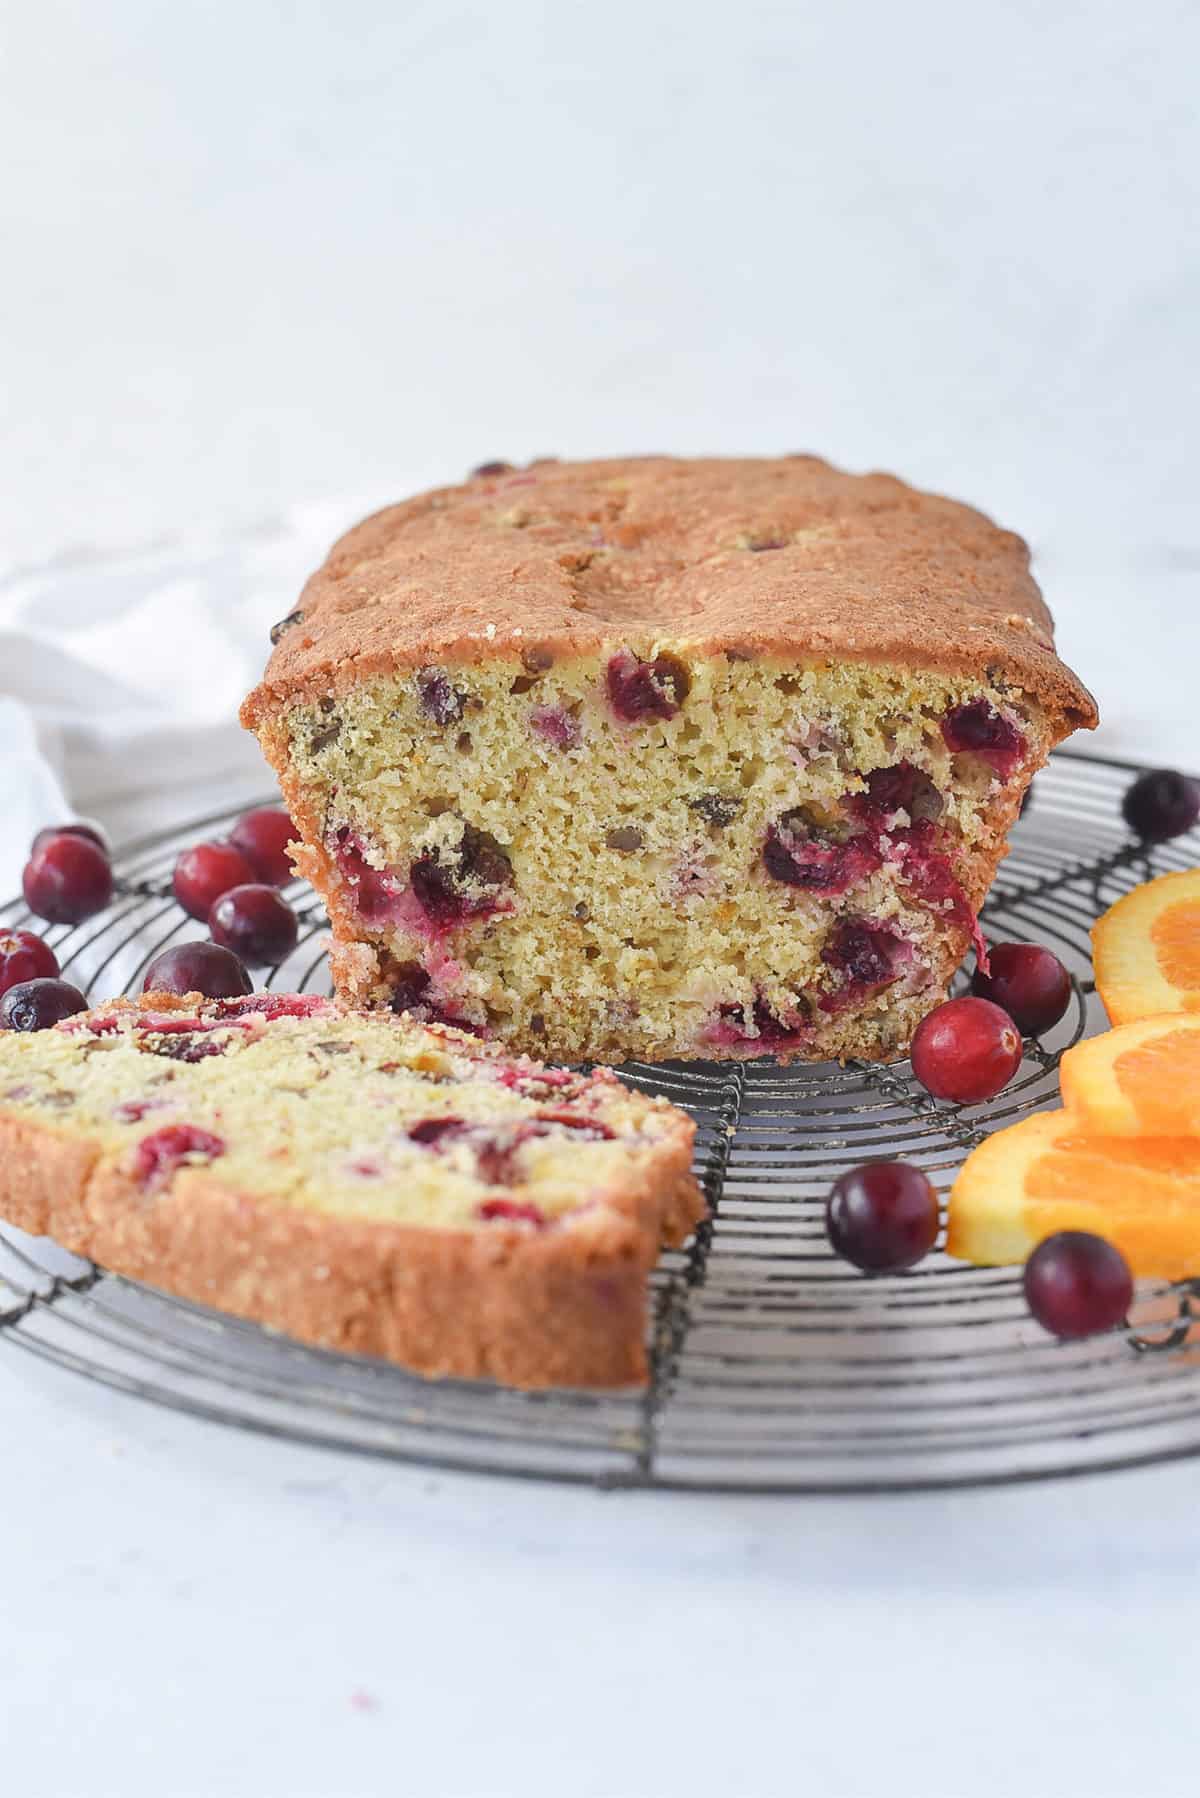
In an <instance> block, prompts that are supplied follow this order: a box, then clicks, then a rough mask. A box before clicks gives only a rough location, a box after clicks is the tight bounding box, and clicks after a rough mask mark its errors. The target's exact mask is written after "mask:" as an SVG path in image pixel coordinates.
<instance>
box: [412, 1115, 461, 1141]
mask: <svg viewBox="0 0 1200 1798" xmlns="http://www.w3.org/2000/svg"><path fill="white" fill-rule="evenodd" d="M470 1128H471V1125H470V1124H468V1123H467V1122H466V1121H465V1119H463V1118H455V1117H448V1118H446V1117H443V1118H422V1119H421V1122H420V1123H419V1124H413V1125H411V1126H410V1128H409V1132H408V1135H409V1140H410V1142H417V1143H420V1144H421V1147H422V1148H424V1149H436V1148H438V1147H439V1146H440V1145H441V1144H442V1143H444V1142H453V1140H454V1138H455V1137H456V1136H462V1135H463V1133H464V1132H465V1131H468V1130H470Z"/></svg>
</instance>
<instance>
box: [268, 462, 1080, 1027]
mask: <svg viewBox="0 0 1200 1798" xmlns="http://www.w3.org/2000/svg"><path fill="white" fill-rule="evenodd" d="M274 634H275V638H276V648H275V652H274V655H273V657H272V660H271V663H270V666H269V668H268V670H267V673H266V677H265V679H264V681H263V683H262V685H261V686H260V687H259V688H258V689H257V690H256V691H255V692H254V693H253V694H252V695H251V696H250V698H249V700H248V701H247V703H246V706H245V708H244V711H243V718H244V720H245V722H246V723H247V724H248V725H249V726H250V727H251V728H253V729H254V730H256V731H257V733H258V735H259V737H260V740H261V742H262V744H263V747H264V749H265V751H266V754H267V756H268V758H269V759H270V761H271V762H272V764H273V766H274V767H275V769H276V770H277V772H278V774H279V777H280V780H281V782H282V785H283V790H284V793H285V795H286V797H287V800H288V804H289V807H290V809H291V814H292V816H293V818H294V819H295V820H296V822H297V825H298V827H299V829H300V832H301V834H302V836H303V846H302V848H301V849H300V851H299V853H298V856H297V862H298V866H299V867H300V869H301V870H302V871H303V873H305V874H306V875H307V876H308V877H309V878H310V879H311V880H312V882H313V884H314V885H315V886H316V887H317V889H318V890H319V891H320V892H321V893H322V895H323V896H324V898H325V900H326V902H327V904H328V907H329V913H330V917H331V919H332V923H333V932H334V939H335V948H334V971H335V976H336V979H337V982H338V985H339V988H340V990H341V991H342V992H343V993H345V994H346V995H347V996H349V997H351V998H353V999H355V1000H357V1001H360V1002H366V1003H371V1004H382V1003H390V1004H392V1005H394V1006H395V1007H397V1008H399V1009H403V1008H407V1009H409V1010H411V1011H412V1012H414V1013H415V1014H416V1015H418V1016H422V1017H425V1018H434V1019H436V1018H441V1019H448V1020H451V1021H460V1022H465V1023H468V1024H470V1025H472V1026H475V1027H481V1028H486V1029H488V1030H490V1031H492V1032H494V1033H495V1034H496V1035H498V1036H500V1037H502V1038H504V1039H505V1040H506V1041H507V1042H509V1043H510V1044H513V1045H515V1046H518V1047H520V1048H523V1049H527V1050H535V1051H536V1050H538V1049H540V1050H542V1051H543V1052H549V1053H553V1054H554V1055H556V1056H560V1057H562V1058H564V1059H568V1060H573V1059H577V1058H588V1059H596V1060H605V1061H613V1060H621V1059H624V1058H626V1057H643V1058H664V1057H671V1056H683V1057H692V1056H701V1057H714V1058H727V1057H747V1056H757V1055H767V1054H769V1055H776V1056H779V1057H780V1058H781V1059H786V1058H793V1057H807V1058H810V1059H817V1058H824V1057H830V1056H846V1055H860V1056H867V1057H872V1058H879V1057H888V1056H892V1055H895V1054H896V1053H897V1052H899V1051H901V1050H902V1049H903V1048H904V1047H905V1045H906V1044H907V1042H908V1040H909V1038H910V1036H911V1034H912V1032H913V1030H914V1028H915V1026H916V1025H917V1023H918V1022H919V1020H920V1019H921V1017H922V1016H923V1015H924V1014H925V1012H927V1011H928V1010H929V1009H930V1008H931V1007H932V1006H933V1005H934V1004H935V1003H936V1002H937V1001H939V1000H940V999H941V998H942V997H943V996H944V994H945V990H946V986H947V982H948V981H949V979H950V976H951V974H952V972H953V970H954V969H955V968H956V967H957V965H958V963H959V961H960V960H961V958H962V956H963V953H964V950H965V949H966V948H967V946H968V945H969V944H970V942H971V940H972V938H973V936H974V934H975V919H976V914H977V911H978V908H979V906H980V904H981V902H982V900H983V897H984V895H985V893H986V891H987V888H988V886H989V884H990V882H991V880H992V877H993V874H994V872H995V869H996V866H997V863H998V861H999V859H1000V857H1001V855H1002V854H1003V853H1004V849H1005V839H1006V834H1007V832H1008V829H1009V827H1010V825H1011V823H1012V822H1013V820H1014V819H1015V817H1016V815H1017V812H1018V809H1019V806H1020V802H1021V799H1022V796H1023V794H1024V792H1025V789H1026V786H1027V785H1028V782H1029V780H1030V778H1031V776H1032V775H1033V773H1034V771H1035V770H1036V769H1037V768H1038V767H1039V766H1040V765H1041V764H1042V763H1043V762H1044V760H1045V758H1046V756H1047V754H1048V753H1049V751H1050V749H1051V748H1052V747H1053V745H1054V744H1055V743H1057V742H1058V741H1060V740H1061V739H1062V738H1063V737H1064V736H1066V735H1067V734H1068V733H1069V732H1070V731H1071V730H1073V729H1074V728H1075V727H1076V726H1078V725H1091V724H1093V723H1094V722H1095V708H1094V706H1093V703H1092V700H1091V698H1090V696H1089V695H1088V694H1087V692H1086V691H1085V690H1084V689H1083V688H1082V687H1081V686H1080V685H1079V683H1078V681H1077V680H1076V679H1075V677H1074V676H1073V675H1072V674H1071V673H1070V672H1069V671H1068V670H1067V669H1066V668H1065V667H1064V666H1063V664H1062V663H1061V662H1060V661H1059V660H1058V658H1057V656H1056V655H1055V653H1054V649H1053V638H1052V634H1051V622H1050V617H1049V614H1048V612H1047V611H1046V608H1045V606H1044V605H1043V603H1042V600H1041V597H1040V595H1039V593H1038V590H1037V587H1036V586H1035V584H1034V582H1033V580H1032V579H1031V578H1030V574H1029V558H1028V552H1027V550H1026V548H1025V545H1024V544H1023V543H1022V542H1021V540H1020V539H1019V538H1018V537H1015V536H1013V535H1012V534H1011V533H1010V532H1007V531H1002V530H999V529H997V527H996V526H994V525H993V524H991V523H990V522H989V521H988V520H987V519H986V518H984V517H982V516H981V515H980V514H979V513H977V512H974V511H971V510H969V509H968V508H966V507H964V506H960V505H957V504H955V503H953V502H951V501H949V500H945V499H940V498H937V497H934V496H932V495H929V494H922V493H916V492H914V491H912V489H910V488H908V487H906V486H904V485H903V484H902V483H901V482H899V481H896V480H893V479H891V478H890V477H888V476H885V475H870V476H866V477H861V478H855V477H852V476H849V475H844V474H841V473H839V472H837V471H836V470H834V469H832V468H830V467H829V466H828V465H827V464H825V463H823V462H819V461H816V460H815V459H813V458H810V457H788V458H785V459H782V460H777V461H745V462H717V461H708V462H680V461H672V460H669V459H665V458H657V459H649V460H644V461H626V462H592V463H582V464H576V465H571V464H557V463H549V464H547V463H539V464H535V465H534V467H532V468H530V469H528V470H526V471H525V472H523V473H518V472H516V471H515V470H507V471H502V472H498V473H497V472H495V470H494V469H492V470H490V471H489V472H486V473H483V474H481V475H480V476H479V477H478V478H476V479H474V480H472V481H471V482H469V483H468V484H467V485H465V486H463V487H459V488H453V489H449V490H446V491H442V492H437V493H430V494H426V495H424V496H422V497H421V498H418V499H415V500H411V501H409V502H408V503H406V504H404V505H401V506H397V507H394V508H392V509H391V510H389V511H386V512H383V513H380V514H379V515H378V516H377V517H375V518H371V519H368V520H367V521H366V522H365V523H364V524H362V525H360V526H359V527H358V528H357V529H356V530H353V531H351V532H350V534H349V536H347V537H345V538H343V540H342V541H341V542H340V543H339V544H338V545H337V546H336V547H335V548H334V550H333V551H332V553H331V555H330V557H329V560H328V561H327V562H326V564H325V566H324V567H323V568H322V569H321V570H320V572H319V573H317V574H316V575H314V576H313V578H312V580H311V581H310V582H309V583H308V586H307V587H306V588H305V590H304V593H303V595H302V596H301V599H300V602H299V605H298V607H297V609H296V610H295V611H294V612H293V613H292V614H291V615H290V616H289V617H288V618H286V619H284V620H283V621H282V623H281V624H280V625H279V626H277V627H276V631H275V633H274Z"/></svg>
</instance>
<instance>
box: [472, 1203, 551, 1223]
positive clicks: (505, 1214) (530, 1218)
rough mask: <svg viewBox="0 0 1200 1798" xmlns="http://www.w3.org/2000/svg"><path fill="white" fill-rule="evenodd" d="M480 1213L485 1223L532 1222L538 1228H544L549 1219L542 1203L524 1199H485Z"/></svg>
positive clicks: (479, 1210) (479, 1209) (479, 1208)
mask: <svg viewBox="0 0 1200 1798" xmlns="http://www.w3.org/2000/svg"><path fill="white" fill-rule="evenodd" d="M478 1215H479V1216H480V1217H481V1218H483V1219H484V1221H485V1223H505V1224H532V1225H533V1226H534V1228H535V1229H538V1230H544V1229H545V1228H546V1224H547V1221H548V1220H547V1218H546V1214H545V1212H544V1211H543V1210H542V1208H541V1206H540V1205H531V1204H529V1203H528V1202H527V1201H525V1200H522V1199H484V1201H483V1203H482V1204H481V1205H480V1206H479V1207H478Z"/></svg>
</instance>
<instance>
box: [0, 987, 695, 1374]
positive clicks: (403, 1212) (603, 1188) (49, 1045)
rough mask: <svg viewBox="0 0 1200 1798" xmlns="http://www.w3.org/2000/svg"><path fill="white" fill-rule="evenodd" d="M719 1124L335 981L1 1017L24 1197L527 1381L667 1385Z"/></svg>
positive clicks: (2, 1145) (314, 1336) (24, 1215)
mask: <svg viewBox="0 0 1200 1798" xmlns="http://www.w3.org/2000/svg"><path fill="white" fill-rule="evenodd" d="M693 1133H694V1126H693V1124H692V1123H691V1121H690V1119H688V1118H687V1117H685V1116H684V1114H683V1113H682V1112H680V1111H677V1110H676V1109H675V1108H674V1107H672V1106H670V1105H667V1104H666V1103H665V1102H663V1101H661V1100H651V1099H647V1098H645V1097H643V1096H642V1095H641V1094H639V1093H634V1092H631V1091H630V1090H629V1089H628V1088H626V1087H624V1086H622V1085H620V1083H619V1082H618V1081H617V1080H616V1078H615V1077H614V1076H613V1075H612V1074H610V1073H609V1072H608V1071H607V1070H606V1069H601V1070H598V1071H597V1072H595V1073H592V1074H574V1073H567V1072H565V1071H562V1070H558V1069H554V1068H546V1067H543V1066H541V1065H540V1064H539V1063H536V1062H532V1061H529V1060H527V1059H525V1058H523V1057H521V1058H517V1059H513V1058H511V1057H509V1056H506V1055H505V1054H503V1053H502V1052H501V1051H500V1050H499V1048H498V1047H497V1046H495V1045H491V1044H486V1043H481V1042H479V1041H478V1040H476V1039H475V1038H473V1037H470V1036H467V1035H464V1034H463V1033H461V1032H459V1031H456V1030H449V1029H445V1028H443V1027H441V1026H436V1025H435V1026H430V1027H428V1028H427V1027H425V1026H423V1025H421V1024H418V1023H415V1022H413V1021H412V1020H410V1019H407V1018H394V1017H391V1016H389V1015H388V1014H387V1013H379V1014H374V1015H371V1016H363V1015H361V1014H356V1013H354V1012H351V1011H349V1010H348V1009H347V1008H345V1007H344V1006H342V1005H341V1004H339V1003H338V1002H337V1001H335V1000H327V999H317V998H307V997H305V998H301V997H296V996H290V997H289V996H274V995H262V994H260V995H258V996H256V997H253V998H248V999H226V1000H201V999H198V998H192V999H178V998H172V997H169V996H166V995H163V994H152V995H150V996H149V997H148V998H145V999H143V1000H141V1001H138V1002H137V1003H134V1002H132V1001H128V1000H118V1001H115V1002H113V1003H111V1004H108V1005H104V1006H101V1007H99V1008H98V1009H97V1010H95V1011H91V1012H85V1013H83V1014H81V1015H80V1016H78V1017H73V1018H70V1019H68V1020H67V1021H66V1022H65V1023H63V1024H60V1025H58V1026H57V1027H56V1028H54V1029H52V1030H47V1031H43V1032H40V1033H38V1034H34V1035H27V1036H25V1035H16V1034H13V1033H6V1034H4V1035H0V1213H2V1214H3V1215H4V1216H5V1217H7V1218H8V1219H9V1220H10V1221H11V1222H13V1223H15V1224H17V1225H18V1226H19V1227H20V1228H21V1229H24V1230H28V1231H31V1232H33V1233H34V1234H37V1235H49V1236H53V1237H54V1238H55V1239H56V1240H57V1241H58V1242H60V1243H62V1244H63V1245H64V1246H65V1247H66V1248H68V1249H71V1250H73V1251H75V1252H76V1253H78V1254H81V1255H86V1256H88V1257H89V1258H91V1259H92V1260H94V1261H96V1262H98V1263H99V1264H100V1265H101V1266H102V1267H105V1268H108V1269H109V1270H111V1271H113V1272H117V1273H122V1274H127V1275H129V1276H130V1277H132V1278H134V1279H138V1280H146V1281H149V1282H150V1283H151V1284H153V1285H156V1286H161V1287H165V1288H166V1289H167V1290H169V1291H171V1292H176V1293H179V1294H181V1295H182V1296H183V1297H185V1298H189V1299H194V1300H197V1301H199V1302H201V1303H203V1304H207V1305H213V1306H217V1307H219V1308H221V1309H223V1310H227V1311H234V1312H237V1313H239V1314H240V1315H242V1316H244V1317H250V1318H256V1319H257V1320H258V1321H259V1322H261V1323H265V1324H269V1325H271V1326H273V1327H274V1328H276V1329H280V1330H284V1331H287V1332H289V1333H290V1334H291V1335H294V1336H298V1337H302V1338H303V1339H305V1340H306V1341H309V1342H314V1343H319V1344H321V1345H322V1346H324V1347H327V1348H336V1349H349V1350H355V1351H357V1352H360V1353H364V1354H370V1355H382V1356H386V1357H387V1358H388V1359H390V1360H394V1361H399V1362H402V1363H404V1364H405V1365H406V1366H408V1367H412V1368H416V1369H417V1370H419V1371H420V1372H422V1373H427V1374H456V1375H462V1376H466V1377H481V1378H483V1377H486V1378H491V1379H495V1380H500V1381H504V1382H506V1383H509V1384H512V1385H516V1386H531V1387H536V1386H551V1385H568V1386H608V1385H613V1386H616V1385H624V1384H628V1383H637V1382H641V1381H643V1380H644V1379H645V1374H646V1360H645V1348H644V1342H645V1337H646V1284H647V1274H648V1272H649V1269H650V1267H651V1266H652V1264H653V1262H654V1260H655V1257H656V1255H657V1253H658V1250H659V1247H660V1246H661V1244H663V1243H669V1244H675V1245H677V1244H679V1243H681V1242H682V1241H684V1240H685V1238H686V1237H687V1235H688V1234H689V1232H690V1231H691V1230H692V1229H693V1228H694V1226H695V1225H696V1224H697V1222H698V1221H699V1220H700V1218H701V1217H702V1216H703V1215H704V1205H703V1202H702V1200H701V1198H700V1193H699V1189H698V1188H697V1186H696V1182H695V1180H694V1179H693V1178H692V1175H691V1172H690V1163H691V1146H692V1137H693Z"/></svg>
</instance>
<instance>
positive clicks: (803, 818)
mask: <svg viewBox="0 0 1200 1798" xmlns="http://www.w3.org/2000/svg"><path fill="white" fill-rule="evenodd" d="M762 859H763V866H764V868H765V869H766V871H767V873H768V874H769V875H770V876H771V878H772V880H780V881H782V882H783V883H784V885H785V886H792V887H802V888H803V889H804V891H805V892H808V893H823V894H825V895H826V896H828V897H833V896H834V895H836V894H838V893H845V892H847V891H848V890H849V889H850V888H851V887H852V886H856V885H857V884H858V882H859V881H861V880H865V879H866V878H867V876H868V875H870V874H873V873H874V872H875V870H876V869H877V868H878V867H879V866H880V865H881V863H882V860H883V857H882V854H881V853H880V850H879V848H878V846H877V845H876V844H875V843H874V842H873V841H872V840H871V839H869V838H868V837H865V836H862V837H850V838H848V839H847V840H846V841H845V842H838V841H837V839H836V838H835V837H832V836H831V835H830V834H829V833H828V832H827V831H825V830H823V829H821V828H820V827H819V826H817V825H814V824H812V823H811V822H810V821H809V819H808V817H807V815H806V813H805V810H804V807H803V806H797V807H796V808H795V809H794V810H792V811H790V812H785V813H784V814H783V816H782V818H780V819H779V821H778V822H777V823H775V824H772V825H771V827H770V829H769V830H768V831H767V840H766V842H765V843H764V844H763V852H762Z"/></svg>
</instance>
